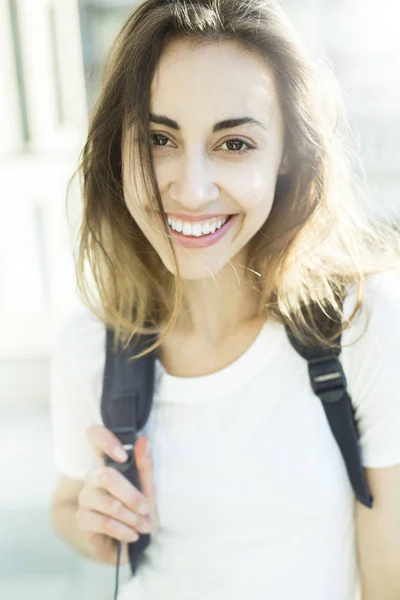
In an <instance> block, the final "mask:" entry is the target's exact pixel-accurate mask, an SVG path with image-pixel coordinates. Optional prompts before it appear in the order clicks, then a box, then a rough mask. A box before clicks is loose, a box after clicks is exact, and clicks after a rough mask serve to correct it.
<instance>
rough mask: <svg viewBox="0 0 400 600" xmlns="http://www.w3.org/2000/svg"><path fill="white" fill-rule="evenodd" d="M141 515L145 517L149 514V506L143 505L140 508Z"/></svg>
mask: <svg viewBox="0 0 400 600" xmlns="http://www.w3.org/2000/svg"><path fill="white" fill-rule="evenodd" d="M139 514H141V515H143V516H144V515H148V514H149V507H148V506H147V504H141V505H140V506H139Z"/></svg>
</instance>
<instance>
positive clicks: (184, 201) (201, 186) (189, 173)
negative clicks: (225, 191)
mask: <svg viewBox="0 0 400 600" xmlns="http://www.w3.org/2000/svg"><path fill="white" fill-rule="evenodd" d="M175 173H176V174H175V175H174V177H173V179H172V180H171V182H170V189H169V193H170V197H171V199H172V200H174V201H175V202H176V203H177V204H180V205H181V206H182V207H184V208H187V209H189V210H193V211H196V210H199V209H201V208H202V207H203V206H205V205H206V204H207V203H209V202H212V201H213V200H217V199H218V196H219V189H218V186H217V184H216V183H215V181H214V179H215V173H214V170H213V168H212V165H211V164H210V160H209V158H208V156H206V155H205V154H204V153H202V152H193V153H191V154H187V155H186V156H182V157H181V160H180V162H179V164H178V165H177V168H176V171H175Z"/></svg>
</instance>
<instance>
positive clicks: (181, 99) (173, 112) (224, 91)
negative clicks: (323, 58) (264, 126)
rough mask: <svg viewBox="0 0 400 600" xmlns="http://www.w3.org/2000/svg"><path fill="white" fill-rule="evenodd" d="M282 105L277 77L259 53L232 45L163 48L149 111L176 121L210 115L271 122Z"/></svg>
mask: <svg viewBox="0 0 400 600" xmlns="http://www.w3.org/2000/svg"><path fill="white" fill-rule="evenodd" d="M278 105H279V98H278V93H277V86H276V76H275V73H274V70H273V67H272V66H271V64H270V62H269V61H268V60H267V59H266V58H265V57H263V56H261V55H260V54H259V53H258V52H257V51H255V50H254V51H251V50H247V49H246V48H244V47H242V46H240V45H239V44H238V43H237V42H234V41H221V42H207V43H196V44H194V43H193V41H191V40H185V39H175V40H173V41H170V42H169V43H168V45H167V46H166V47H165V49H164V51H163V53H162V55H161V58H160V61H159V64H158V66H157V69H156V71H155V74H154V77H153V80H152V84H151V97H150V110H151V112H154V113H162V114H166V115H167V116H169V117H171V118H175V119H176V120H178V121H179V120H180V119H181V120H182V123H184V120H185V118H187V119H189V118H190V120H191V121H193V119H194V117H195V120H199V119H200V118H202V117H207V116H211V117H212V119H213V121H214V120H215V121H216V120H218V118H221V119H223V118H227V116H231V117H237V116H243V115H244V114H246V115H247V116H253V117H255V118H260V119H262V118H264V120H265V119H267V118H268V117H272V116H273V114H274V112H275V109H276V108H277V107H278Z"/></svg>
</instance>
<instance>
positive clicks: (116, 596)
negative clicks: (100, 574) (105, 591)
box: [114, 540, 121, 600]
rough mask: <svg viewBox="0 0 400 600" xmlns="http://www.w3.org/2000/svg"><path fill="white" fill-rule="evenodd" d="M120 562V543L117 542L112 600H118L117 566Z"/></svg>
mask: <svg viewBox="0 0 400 600" xmlns="http://www.w3.org/2000/svg"><path fill="white" fill-rule="evenodd" d="M120 562H121V542H119V541H118V540H117V564H116V569H115V592H114V600H118V588H119V564H120Z"/></svg>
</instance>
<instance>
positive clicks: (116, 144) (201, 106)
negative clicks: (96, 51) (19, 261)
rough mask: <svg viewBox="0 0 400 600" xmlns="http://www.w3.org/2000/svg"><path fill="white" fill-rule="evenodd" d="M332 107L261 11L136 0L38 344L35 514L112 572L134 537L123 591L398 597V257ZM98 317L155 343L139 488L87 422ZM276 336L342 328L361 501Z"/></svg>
mask: <svg viewBox="0 0 400 600" xmlns="http://www.w3.org/2000/svg"><path fill="white" fill-rule="evenodd" d="M340 107H341V104H340V94H339V93H338V88H337V87H336V86H335V84H334V82H333V79H332V78H331V77H330V75H329V72H328V69H326V68H325V67H323V66H321V65H317V64H316V63H314V62H313V61H312V60H311V59H310V57H309V56H308V54H307V52H306V50H305V49H304V48H303V47H302V45H301V43H300V42H299V40H298V39H297V37H296V34H295V32H294V31H293V30H292V28H291V26H290V24H289V23H288V22H287V19H286V18H285V16H284V14H282V11H281V10H280V9H279V7H278V6H276V5H275V4H274V3H272V2H270V1H269V0H247V1H246V2H243V1H242V0H192V1H189V0H170V1H169V0H147V1H145V2H144V3H143V4H141V5H140V6H139V7H138V8H137V9H136V10H135V11H134V12H133V13H132V15H131V16H130V17H129V19H128V20H127V22H126V24H125V25H124V26H123V28H122V30H121V32H120V34H119V36H118V39H117V41H116V44H115V45H114V47H113V50H112V52H111V55H110V60H109V63H108V67H107V70H106V74H105V78H104V81H103V84H102V89H101V94H100V97H99V100H98V102H97V105H96V107H95V109H94V111H93V115H92V118H91V122H90V127H89V135H88V140H87V143H86V145H85V148H84V150H83V154H82V163H81V174H82V178H83V221H82V227H81V230H80V252H79V255H78V259H77V276H78V284H79V288H80V290H81V292H82V297H83V298H84V300H85V303H86V305H87V307H85V308H82V310H81V311H79V312H78V313H77V314H76V315H74V316H73V317H72V319H71V321H69V322H68V323H67V325H66V327H65V328H64V329H63V331H62V332H61V333H60V336H59V338H58V342H57V344H56V347H55V350H54V358H53V366H52V409H53V421H54V444H55V462H56V466H57V469H58V470H59V472H60V474H61V478H60V481H59V484H58V486H57V489H56V490H55V493H54V497H53V500H52V508H51V513H52V519H53V522H54V526H55V528H56V530H57V531H58V532H59V534H60V535H61V536H62V537H63V538H64V539H65V540H66V541H67V542H68V543H69V544H70V545H71V546H73V547H74V548H76V549H77V550H78V551H80V552H82V553H83V554H84V555H86V556H89V557H92V558H95V559H97V560H100V561H103V562H104V563H107V564H111V565H115V564H116V554H117V553H116V544H117V540H118V541H121V542H123V547H122V556H121V558H122V563H127V562H128V552H127V544H128V543H132V542H134V541H135V540H137V539H138V535H139V534H143V533H146V532H147V533H149V532H150V533H151V543H150V545H149V546H148V547H147V548H146V550H145V552H144V554H143V561H141V563H140V566H139V568H138V570H137V572H136V574H135V576H134V577H133V578H132V579H131V581H130V582H128V583H127V584H126V586H125V588H124V593H123V598H124V600H125V599H132V600H150V599H151V600H172V599H173V600H176V599H177V598H180V599H182V600H195V599H196V600H228V599H229V600H239V599H240V600H243V599H246V600H261V599H263V600H264V599H266V598H268V599H273V600H293V599H294V598H301V599H304V600H353V599H354V594H355V591H356V587H357V581H358V580H360V581H361V588H362V594H363V595H362V598H363V600H399V599H400V400H399V391H398V390H399V380H398V377H397V375H398V365H399V364H400V284H399V278H398V275H396V271H395V269H394V267H395V266H396V264H397V263H396V256H397V255H396V247H395V241H394V240H391V239H390V234H389V232H388V231H385V232H384V231H383V226H382V227H381V228H380V229H379V231H378V230H376V229H375V228H374V226H373V225H371V224H369V223H368V222H367V220H366V219H365V218H364V217H363V216H362V214H361V212H360V209H359V208H358V205H359V202H358V200H359V195H360V190H361V186H359V185H358V184H356V178H355V176H354V175H353V174H352V168H351V160H350V159H351V155H350V154H349V151H348V146H347V142H346V139H347V137H346V136H347V133H346V122H345V118H344V115H343V111H342V110H341V108H340ZM378 200H379V199H378ZM93 284H94V285H93ZM321 315H322V321H321ZM321 322H325V323H329V324H330V327H329V328H328V329H329V331H330V333H327V330H326V329H325V328H324V327H321V326H320V323H321ZM106 326H107V327H108V328H111V329H113V330H114V331H115V333H116V335H117V338H118V340H120V341H122V342H123V343H125V342H127V341H128V340H129V339H130V338H131V337H132V336H134V335H136V334H140V333H149V332H150V333H152V334H154V333H156V334H157V342H156V343H157V357H158V358H157V365H156V366H157V371H156V385H155V394H154V398H153V406H152V410H151V414H150V418H149V421H148V423H147V425H146V428H145V430H144V431H142V432H141V435H140V437H139V440H138V441H137V443H136V445H135V449H134V455H135V458H136V462H137V466H138V470H139V476H140V486H139V488H140V489H136V488H135V487H134V486H133V485H132V484H131V483H130V482H129V481H128V480H127V479H126V478H125V477H124V476H123V475H122V474H121V473H119V472H118V470H116V469H113V468H112V467H107V466H105V465H104V462H103V459H102V457H103V455H106V456H109V457H111V458H113V459H115V460H117V461H119V462H121V463H123V461H124V460H125V459H126V454H125V453H124V449H123V447H122V445H121V444H120V443H119V441H118V439H117V438H116V437H115V436H114V435H113V434H112V433H111V432H110V431H109V430H107V429H106V428H105V427H104V426H103V424H102V420H101V415H100V398H101V394H102V383H103V375H104V361H105V339H106ZM286 327H287V328H288V329H289V330H290V331H291V332H292V334H293V335H294V336H295V337H296V338H297V339H298V340H299V341H301V343H302V344H304V345H306V346H307V345H308V346H315V345H316V344H325V345H332V344H334V341H335V335H336V336H337V335H339V334H340V333H341V343H342V348H343V349H342V353H341V362H342V364H343V367H344V371H345V374H346V377H347V381H348V388H349V390H350V393H351V397H352V400H353V407H354V411H355V416H356V419H357V423H358V427H359V430H360V449H361V453H362V461H363V463H362V464H363V466H364V467H365V475H366V479H367V482H368V486H369V489H370V492H371V494H372V496H373V497H374V506H373V508H372V509H369V508H367V507H366V506H364V505H362V504H361V503H360V502H358V501H355V497H354V495H353V491H352V488H351V486H350V483H349V480H348V477H347V473H346V469H345V467H344V463H343V458H342V455H341V453H340V451H339V449H338V446H337V444H336V442H335V440H334V438H333V436H332V433H331V431H330V428H329V425H328V422H327V419H326V417H325V414H324V411H323V408H322V404H321V402H320V401H319V400H318V398H317V397H316V396H315V395H314V394H313V391H312V389H311V387H310V383H309V378H308V373H307V363H306V362H305V361H304V360H303V359H302V358H301V357H300V356H299V355H298V354H297V353H296V352H295V350H294V349H293V347H292V346H291V344H290V343H289V340H288V336H287V335H286ZM99 457H100V461H99V460H98V458H99Z"/></svg>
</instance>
